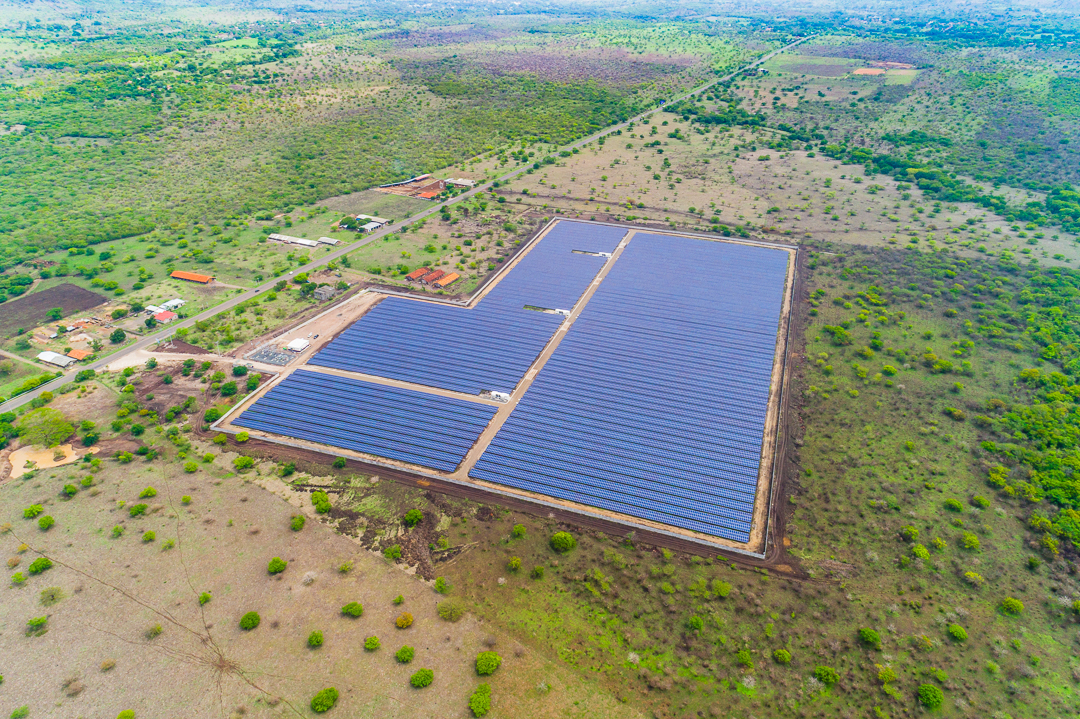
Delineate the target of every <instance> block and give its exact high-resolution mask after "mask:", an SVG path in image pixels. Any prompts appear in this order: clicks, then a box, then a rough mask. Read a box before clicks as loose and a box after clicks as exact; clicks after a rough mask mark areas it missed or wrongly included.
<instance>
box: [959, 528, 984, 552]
mask: <svg viewBox="0 0 1080 719" xmlns="http://www.w3.org/2000/svg"><path fill="white" fill-rule="evenodd" d="M960 544H961V545H962V546H963V547H964V549H969V550H971V551H973V552H977V551H979V546H980V545H979V537H978V536H977V535H976V534H975V533H974V532H964V534H963V536H962V537H961V538H960Z"/></svg>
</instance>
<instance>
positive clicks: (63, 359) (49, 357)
mask: <svg viewBox="0 0 1080 719" xmlns="http://www.w3.org/2000/svg"><path fill="white" fill-rule="evenodd" d="M37 358H38V359H39V360H41V361H42V362H46V363H48V364H51V365H56V366H57V367H67V366H68V365H70V364H74V363H75V359H74V358H72V357H67V356H65V355H62V354H57V353H56V352H51V351H49V350H45V351H44V352H42V353H41V354H39V355H38V356H37Z"/></svg>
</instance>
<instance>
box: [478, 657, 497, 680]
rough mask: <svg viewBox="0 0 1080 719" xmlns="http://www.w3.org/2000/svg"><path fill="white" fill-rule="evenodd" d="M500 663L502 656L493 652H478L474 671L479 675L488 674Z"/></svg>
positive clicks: (492, 672) (493, 671)
mask: <svg viewBox="0 0 1080 719" xmlns="http://www.w3.org/2000/svg"><path fill="white" fill-rule="evenodd" d="M501 664H502V657H500V656H499V655H498V654H496V653H495V652H480V653H479V654H478V655H477V656H476V673H477V674H479V675H480V676H482V677H483V676H489V675H491V674H494V673H495V670H496V669H498V668H499V666H500V665H501Z"/></svg>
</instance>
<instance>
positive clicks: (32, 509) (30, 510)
mask: <svg viewBox="0 0 1080 719" xmlns="http://www.w3.org/2000/svg"><path fill="white" fill-rule="evenodd" d="M44 511H45V508H44V507H42V506H41V505H40V504H31V505H30V506H29V507H27V508H26V509H24V510H23V513H22V516H23V519H33V518H34V517H36V516H38V515H39V514H41V513H42V512H44Z"/></svg>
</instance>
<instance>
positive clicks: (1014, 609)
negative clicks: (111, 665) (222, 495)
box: [30, 564, 1024, 617]
mask: <svg viewBox="0 0 1080 719" xmlns="http://www.w3.org/2000/svg"><path fill="white" fill-rule="evenodd" d="M33 567H34V565H32V564H31V565H30V571H31V574H33ZM1001 611H1002V612H1004V613H1005V614H1008V615H1009V616H1011V617H1015V616H1018V615H1019V614H1020V613H1021V612H1023V611H1024V603H1023V602H1021V601H1020V600H1019V599H1015V598H1013V597H1005V598H1004V599H1002V600H1001Z"/></svg>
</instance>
